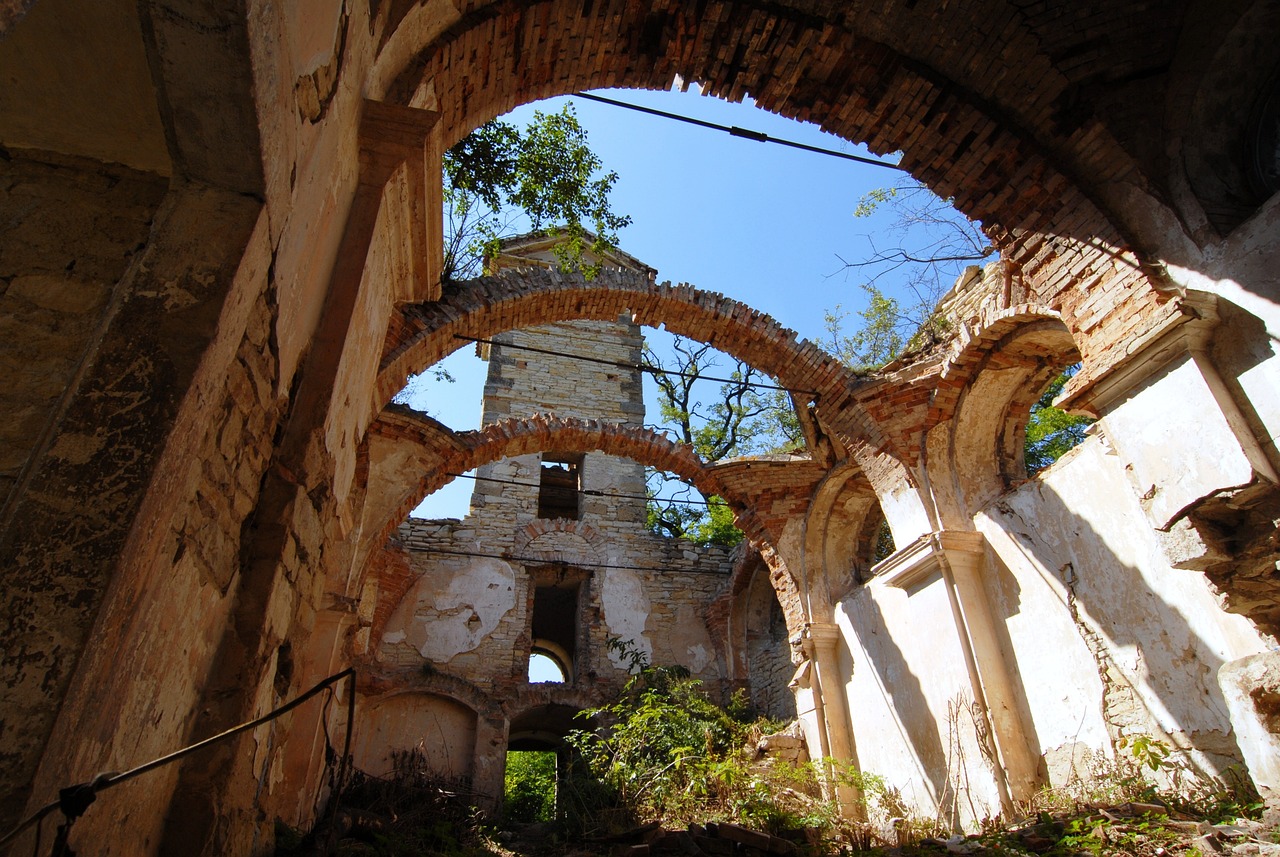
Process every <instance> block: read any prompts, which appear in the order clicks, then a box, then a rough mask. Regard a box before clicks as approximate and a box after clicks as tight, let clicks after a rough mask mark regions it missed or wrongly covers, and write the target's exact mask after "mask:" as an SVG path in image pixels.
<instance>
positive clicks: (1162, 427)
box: [1080, 357, 1254, 528]
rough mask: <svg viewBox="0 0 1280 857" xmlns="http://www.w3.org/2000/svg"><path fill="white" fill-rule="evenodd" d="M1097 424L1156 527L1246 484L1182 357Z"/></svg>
mask: <svg viewBox="0 0 1280 857" xmlns="http://www.w3.org/2000/svg"><path fill="white" fill-rule="evenodd" d="M1103 422H1104V423H1105V425H1106V428H1107V432H1108V434H1109V435H1110V436H1111V437H1112V438H1113V439H1114V443H1115V445H1116V448H1117V449H1118V450H1119V452H1120V454H1121V455H1122V456H1123V457H1124V459H1125V460H1126V462H1128V463H1129V465H1130V467H1131V471H1130V472H1131V474H1132V477H1133V480H1134V485H1135V486H1136V490H1137V492H1138V495H1139V496H1141V497H1144V498H1145V499H1144V500H1142V503H1143V505H1144V507H1145V508H1146V510H1147V513H1148V514H1149V515H1150V517H1151V521H1152V523H1154V524H1155V525H1156V526H1157V527H1161V528H1163V527H1167V526H1168V525H1169V524H1170V523H1172V522H1173V521H1174V520H1176V519H1177V518H1178V517H1179V515H1180V514H1181V513H1182V510H1183V509H1185V508H1186V507H1187V506H1189V505H1191V504H1192V503H1194V502H1195V501H1197V500H1199V499H1201V498H1202V497H1207V496H1209V495H1211V494H1213V493H1215V492H1217V491H1222V490H1225V489H1229V488H1236V487H1240V486H1244V485H1248V484H1249V483H1250V481H1252V479H1253V477H1254V468H1253V464H1252V462H1251V461H1250V460H1249V458H1248V457H1247V456H1246V455H1245V453H1244V451H1243V450H1242V449H1241V445H1240V439H1239V438H1237V437H1236V435H1235V434H1234V433H1233V431H1232V429H1231V426H1230V425H1229V424H1228V422H1227V419H1226V417H1224V416H1223V412H1222V409H1221V407H1220V405H1219V403H1218V401H1217V399H1216V398H1215V397H1214V394H1213V391H1212V389H1211V388H1210V385H1209V384H1208V382H1207V381H1206V380H1205V377H1204V375H1203V374H1202V373H1201V371H1200V367H1199V366H1198V365H1197V364H1196V362H1195V361H1194V360H1192V359H1190V357H1187V358H1186V359H1185V360H1184V361H1183V362H1182V363H1180V364H1178V365H1175V366H1173V367H1172V368H1171V369H1169V370H1168V371H1167V372H1166V373H1165V374H1164V375H1161V376H1159V377H1157V378H1156V379H1155V380H1153V381H1152V382H1151V383H1150V384H1148V385H1147V386H1146V387H1144V388H1142V389H1140V390H1138V391H1136V392H1135V393H1133V395H1131V396H1130V397H1129V398H1128V399H1127V400H1126V401H1124V402H1122V403H1120V404H1119V405H1118V406H1116V407H1115V408H1114V409H1112V410H1111V411H1110V412H1109V413H1108V414H1107V416H1106V417H1105V418H1104V420H1103ZM1108 505H1109V504H1103V505H1102V506H1101V507H1100V508H1103V509H1106V508H1107V506H1108ZM1080 508H1083V507H1080Z"/></svg>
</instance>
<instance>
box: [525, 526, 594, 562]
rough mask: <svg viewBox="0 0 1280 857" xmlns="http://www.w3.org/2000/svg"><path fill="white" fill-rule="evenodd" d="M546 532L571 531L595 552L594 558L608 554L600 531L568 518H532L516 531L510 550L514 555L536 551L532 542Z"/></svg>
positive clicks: (527, 554) (526, 554)
mask: <svg viewBox="0 0 1280 857" xmlns="http://www.w3.org/2000/svg"><path fill="white" fill-rule="evenodd" d="M548 533H572V534H573V535H575V536H577V537H578V538H580V539H582V540H583V541H584V542H586V544H587V547H588V548H590V549H591V550H592V552H594V553H595V555H596V559H597V560H599V559H601V558H602V557H605V556H608V550H609V544H608V541H607V540H606V539H605V538H604V536H602V535H600V531H599V530H597V529H596V528H595V527H593V526H591V525H590V524H588V523H587V522H586V521H573V520H569V519H568V518H534V519H533V520H532V521H530V522H529V523H527V524H525V525H524V526H523V527H521V528H520V529H519V530H517V531H516V538H515V541H514V542H513V543H512V545H511V552H512V553H514V554H515V555H516V556H529V552H530V551H538V548H537V547H535V546H534V543H535V542H536V541H537V540H538V539H539V538H541V537H542V536H545V535H547V534H548Z"/></svg>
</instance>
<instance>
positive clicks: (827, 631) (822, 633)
mask: <svg viewBox="0 0 1280 857" xmlns="http://www.w3.org/2000/svg"><path fill="white" fill-rule="evenodd" d="M809 636H810V637H811V638H812V639H813V643H814V645H815V646H817V647H819V648H829V647H831V646H834V645H835V644H836V643H837V642H839V640H840V626H839V625H837V624H835V623H834V622H810V623H809Z"/></svg>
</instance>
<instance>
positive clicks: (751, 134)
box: [574, 92, 907, 173]
mask: <svg viewBox="0 0 1280 857" xmlns="http://www.w3.org/2000/svg"><path fill="white" fill-rule="evenodd" d="M574 97H575V98H585V99H587V100H588V101H599V102H600V103H601V104H611V105H613V106H614V107H625V108H626V109H627V110H635V111H636V112H638V113H648V114H650V115H652V116H661V117H662V118H663V119H674V120H675V121H677V122H685V123H687V124H689V125H697V126H699V127H700V128H710V129H712V130H713V131H724V132H726V133H727V134H730V135H732V136H734V137H741V138H742V139H744V140H755V141H756V142H757V143H777V144H778V145H779V146H790V147H791V148H793V149H801V150H803V151H806V152H814V153H815V154H819V155H830V156H831V157H833V158H842V159H843V160H846V161H857V162H858V163H860V164H867V165H869V166H873V167H884V168H885V169H887V170H898V171H899V172H904V173H905V172H907V168H906V167H903V166H900V165H898V164H891V163H889V162H888V161H878V160H876V159H875V158H864V157H863V156H861V155H851V154H849V153H848V152H837V151H836V150H834V149H824V148H822V147H821V146H810V145H808V144H807V143H797V142H795V141H794V140H784V139H782V138H781V137H770V136H769V135H768V134H766V133H764V132H763V131H752V130H750V129H747V128H739V127H738V126H737V125H718V124H716V123H715V122H707V121H706V120H704V119H694V118H693V117H692V116H681V115H680V114H679V113H669V112H667V111H666V110H655V109H654V108H652V107H641V106H640V105H639V104H632V103H630V102H628V101H618V100H616V99H613V98H605V97H604V96H603V95H592V94H591V93H589V92H575V93H574Z"/></svg>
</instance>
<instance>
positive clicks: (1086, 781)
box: [277, 639, 1276, 857]
mask: <svg viewBox="0 0 1280 857" xmlns="http://www.w3.org/2000/svg"><path fill="white" fill-rule="evenodd" d="M610 646H611V647H612V648H613V649H614V651H616V652H617V653H619V654H620V655H621V656H622V657H623V658H624V660H625V661H626V662H627V663H628V664H629V666H630V669H631V673H632V674H631V678H630V680H629V681H628V683H627V684H626V686H625V687H624V689H623V691H622V692H621V693H620V694H619V696H618V698H617V699H615V700H614V701H613V702H611V703H609V704H608V705H604V706H601V707H600V708H597V709H594V710H592V711H588V712H584V715H583V717H584V719H585V720H587V721H590V722H591V724H593V725H594V726H595V728H584V729H581V730H578V731H576V732H574V733H571V734H570V736H568V738H569V743H570V744H571V745H572V747H573V748H575V750H576V753H570V754H569V758H570V759H571V760H572V761H571V762H570V764H568V765H567V771H565V772H564V776H563V779H562V780H560V781H557V772H556V757H555V754H554V753H509V754H508V761H507V770H508V777H507V795H506V801H505V813H504V815H503V825H504V826H505V827H506V828H508V829H514V831H515V832H501V831H496V830H494V829H492V828H488V827H486V826H485V825H484V824H482V823H481V821H480V818H479V816H478V815H477V814H476V813H475V812H474V810H472V809H471V808H470V807H471V804H472V802H473V801H474V800H475V798H476V796H474V795H471V794H470V793H469V791H468V788H467V784H466V783H465V782H448V781H443V780H441V779H439V778H438V777H435V776H433V775H432V774H430V773H429V771H428V766H427V760H426V758H425V756H424V755H423V754H422V753H420V752H414V751H410V752H407V753H401V754H397V755H396V757H395V771H394V773H393V775H392V776H390V777H388V778H386V779H377V778H371V777H367V776H363V775H357V777H356V778H355V780H354V782H353V783H352V784H351V786H350V787H349V788H348V789H347V790H346V791H345V792H344V793H343V795H342V798H341V805H340V806H339V807H338V808H337V811H336V812H331V813H328V814H326V816H325V820H324V821H322V823H321V824H319V825H318V826H317V828H316V830H315V831H313V832H312V833H311V834H309V835H308V836H306V837H303V836H300V835H298V834H297V833H295V832H294V831H291V830H289V829H287V828H283V827H280V828H278V829H277V840H278V848H277V854H278V855H281V857H302V855H311V854H331V853H336V854H343V855H378V857H400V855H405V857H409V855H413V857H423V855H441V857H482V855H489V857H517V855H530V854H538V855H551V854H572V855H578V857H589V855H590V856H591V857H594V855H604V854H612V853H615V852H616V851H617V850H618V848H619V847H623V848H624V849H625V847H626V846H625V843H627V842H629V841H634V840H633V839H628V837H629V836H630V837H635V836H636V835H639V834H644V835H649V836H652V835H654V834H655V832H656V833H659V834H660V833H661V830H662V829H666V830H684V829H686V828H688V829H690V830H710V828H711V827H712V826H713V823H725V822H729V823H734V824H739V825H742V826H743V827H746V828H749V829H751V830H755V831H760V832H763V833H768V834H771V835H773V836H776V837H779V838H781V839H786V840H788V841H789V842H790V843H792V845H791V846H788V847H793V848H794V849H795V852H798V853H802V854H808V855H812V857H827V855H831V857H834V855H837V854H838V855H841V857H855V855H867V857H871V855H886V856H887V855H902V857H923V855H937V854H940V853H958V854H991V855H1031V854H1041V855H1048V856H1049V857H1081V856H1082V855H1096V857H1122V855H1142V857H1162V855H1192V854H1207V853H1210V852H1215V853H1216V850H1224V851H1227V850H1231V846H1233V845H1234V844H1243V845H1245V847H1246V851H1241V852H1238V853H1259V852H1258V851H1248V850H1247V848H1248V847H1251V846H1249V845H1248V843H1257V844H1262V843H1274V842H1275V841H1276V833H1275V832H1274V831H1268V830H1267V829H1265V828H1264V827H1263V826H1262V825H1261V824H1259V823H1257V822H1256V821H1253V820H1252V819H1254V818H1256V817H1257V816H1258V814H1259V812H1260V811H1261V809H1262V803H1261V801H1260V799H1259V798H1258V794H1257V792H1256V791H1255V790H1254V789H1253V787H1252V785H1251V784H1250V783H1249V781H1248V779H1247V778H1246V777H1244V776H1238V777H1230V776H1229V777H1227V778H1226V779H1214V778H1207V777H1204V776H1202V775H1198V774H1196V773H1195V772H1194V771H1193V770H1192V769H1191V768H1190V766H1189V765H1187V764H1186V763H1185V762H1183V761H1182V760H1181V757H1180V755H1179V754H1178V753H1177V752H1176V751H1174V750H1173V748H1171V747H1170V746H1169V745H1168V744H1166V743H1163V742H1161V741H1160V740H1157V739H1155V738H1153V737H1151V736H1146V735H1134V736H1130V737H1128V738H1125V739H1123V740H1122V741H1121V742H1120V743H1119V746H1118V748H1117V752H1116V753H1115V754H1103V753H1096V752H1088V751H1086V752H1085V753H1084V754H1083V755H1082V757H1081V758H1080V759H1078V760H1077V761H1076V763H1075V765H1074V770H1075V771H1076V772H1077V773H1076V775H1074V776H1073V777H1072V778H1071V779H1070V780H1069V781H1068V782H1066V783H1065V784H1062V785H1059V786H1055V787H1053V788H1046V789H1043V790H1042V791H1041V792H1039V793H1038V794H1037V795H1036V796H1035V797H1034V798H1033V799H1032V800H1031V801H1030V802H1029V803H1028V804H1027V805H1025V806H1024V807H1022V808H1021V811H1020V817H1019V818H1017V819H1014V820H1010V819H1003V820H1001V819H985V820H984V821H983V824H982V829H981V830H980V831H978V832H975V833H970V834H967V835H966V834H963V833H959V832H956V831H955V830H954V829H953V828H952V823H953V822H951V821H949V820H947V818H946V817H944V816H945V815H946V810H945V809H944V810H941V811H940V814H939V815H938V816H921V815H919V814H918V813H917V812H916V811H915V810H914V809H913V808H912V807H911V806H910V805H909V804H908V803H907V802H906V801H905V800H904V799H903V797H902V795H901V793H900V792H899V791H898V790H897V789H896V788H894V787H893V786H892V785H891V784H889V783H887V782H886V781H885V780H884V779H883V778H881V777H878V776H876V775H874V774H871V773H858V772H855V771H853V770H851V769H850V768H849V767H848V766H845V765H841V764H838V763H836V762H834V761H832V760H829V759H828V760H819V761H817V762H786V761H780V760H778V759H776V758H769V757H766V758H764V759H760V758H757V754H756V753H755V752H753V748H755V747H756V745H757V743H758V742H759V740H760V738H761V737H762V736H763V735H766V734H772V733H776V732H778V731H779V730H781V729H783V727H784V726H785V724H783V723H779V722H776V721H769V720H765V719H760V718H757V717H756V716H755V714H754V712H753V711H752V710H751V706H750V704H749V702H748V701H747V699H746V698H745V696H744V695H742V694H737V695H735V696H734V697H733V698H732V699H731V700H729V702H728V703H727V704H726V705H724V706H720V705H716V704H715V703H714V702H713V701H711V700H710V699H709V698H708V697H707V695H706V694H705V692H704V690H703V688H702V686H701V685H700V684H699V682H698V681H696V680H694V679H692V678H691V677H690V676H689V673H688V671H687V670H684V669H681V668H678V667H663V666H653V665H651V664H650V663H649V662H648V660H647V658H646V657H645V656H644V654H643V652H641V651H640V650H639V649H637V648H636V647H635V646H633V645H631V644H630V643H628V642H626V641H622V640H617V639H615V640H612V641H610ZM584 725H586V724H584ZM1156 782H1159V783H1161V784H1162V785H1160V786H1158V785H1156ZM958 786H959V784H958V783H957V787H958ZM842 789H843V790H852V791H853V792H856V794H857V795H858V796H860V797H859V798H858V799H859V800H860V801H861V807H862V811H863V812H862V815H863V818H862V819H854V818H851V817H849V816H848V815H846V814H842V813H841V812H840V810H839V808H838V802H837V800H835V799H834V795H835V794H837V793H838V791H839V790H842ZM849 793H850V792H849V791H846V795H848V794H849ZM530 824H533V825H534V827H533V828H529V827H528V825H530ZM525 830H536V835H533V836H532V837H530V836H528V835H527V834H523V833H522V831H525ZM331 846H332V848H331ZM661 853H667V852H661ZM744 853H757V851H750V850H748V851H747V852H744ZM758 853H761V854H763V853H764V852H763V851H759V852H758ZM779 853H780V852H779ZM1261 853H1268V852H1261Z"/></svg>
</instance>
